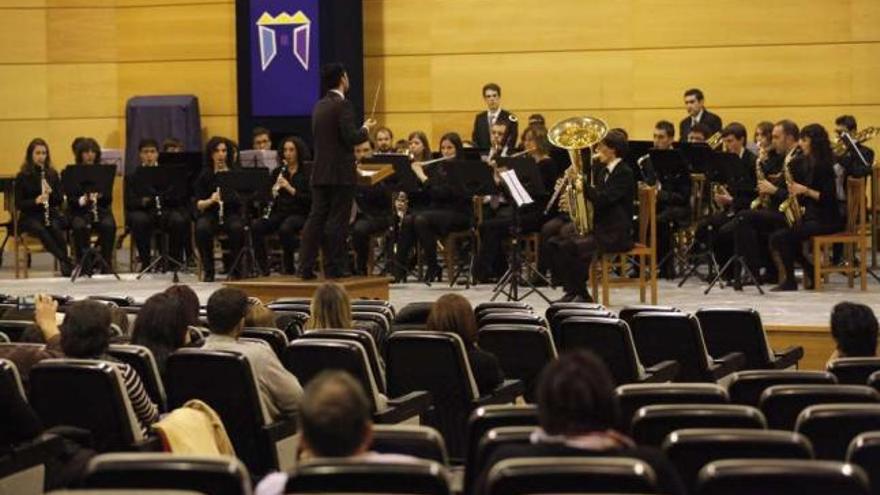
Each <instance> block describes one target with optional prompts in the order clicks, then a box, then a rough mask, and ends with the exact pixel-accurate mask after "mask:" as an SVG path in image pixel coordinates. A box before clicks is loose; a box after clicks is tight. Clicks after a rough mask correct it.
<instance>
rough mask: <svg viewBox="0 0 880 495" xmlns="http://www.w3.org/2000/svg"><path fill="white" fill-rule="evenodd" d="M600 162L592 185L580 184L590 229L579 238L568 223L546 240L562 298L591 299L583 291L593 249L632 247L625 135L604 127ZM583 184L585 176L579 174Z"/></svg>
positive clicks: (629, 172) (630, 180) (632, 183)
mask: <svg viewBox="0 0 880 495" xmlns="http://www.w3.org/2000/svg"><path fill="white" fill-rule="evenodd" d="M596 152H597V153H598V154H599V161H600V162H601V165H599V166H597V167H594V168H593V175H594V177H595V180H594V184H593V185H592V186H591V185H588V184H587V183H585V184H584V193H585V195H586V199H588V200H589V201H591V202H592V203H593V232H591V233H589V234H587V235H586V236H579V235H577V233H576V232H575V230H574V225H573V224H569V225H567V226H566V227H564V228H563V231H562V232H561V233H560V234H559V236H557V237H556V238H553V239H550V240H549V241H548V246H549V247H550V248H551V252H549V253H547V256H549V259H550V260H552V261H551V263H553V265H554V266H553V268H554V273H553V277H554V280H562V281H563V283H562V286H563V289H564V290H565V296H564V297H563V298H562V301H577V302H592V301H593V299H592V298H591V297H590V293H589V292H588V291H587V277H588V272H589V266H590V262H591V261H592V258H593V256H595V255H596V254H597V253H602V254H606V253H620V252H623V251H627V250H629V249H630V248H632V246H633V236H632V230H631V229H632V216H633V197H634V196H635V179H634V177H633V171H632V169H631V168H630V166H629V165H628V164H627V163H626V162H624V161H623V159H622V157H624V156H626V154H627V153H628V145H627V139H626V137H625V136H624V135H623V133H621V132H619V131H615V130H612V131H609V132H608V134H607V135H606V136H605V138H604V139H602V141H600V142H599V144H598V146H596ZM581 179H582V180H584V181H585V182H586V180H587V178H586V176H584V177H582V178H581Z"/></svg>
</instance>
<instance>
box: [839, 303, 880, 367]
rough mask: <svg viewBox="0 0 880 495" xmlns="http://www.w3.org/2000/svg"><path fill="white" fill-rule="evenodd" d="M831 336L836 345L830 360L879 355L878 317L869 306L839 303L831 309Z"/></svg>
mask: <svg viewBox="0 0 880 495" xmlns="http://www.w3.org/2000/svg"><path fill="white" fill-rule="evenodd" d="M831 337H832V338H834V343H835V346H836V349H835V351H834V352H833V353H832V354H831V357H830V358H829V359H828V362H829V363H830V362H831V361H833V360H835V359H837V358H842V357H869V356H876V355H877V317H876V316H874V311H872V310H871V308H869V307H868V306H866V305H864V304H859V303H852V302H846V301H844V302H841V303H837V304H836V305H835V306H834V308H833V309H832V310H831Z"/></svg>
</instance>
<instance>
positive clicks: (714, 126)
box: [678, 88, 722, 141]
mask: <svg viewBox="0 0 880 495" xmlns="http://www.w3.org/2000/svg"><path fill="white" fill-rule="evenodd" d="M704 99H705V97H704V96H703V92H702V91H701V90H699V89H697V88H691V89H689V90H687V91H685V92H684V105H685V108H686V109H687V113H688V116H687V117H685V118H683V119H682V120H681V122H680V123H679V124H678V133H679V135H680V136H681V140H682V141H685V140H687V138H688V134H690V132H691V129H692V128H693V127H694V126H696V125H697V124H702V125H703V126H704V127H705V128H706V130H707V131H708V132H709V134H708V135H707V136H706V137H707V138H708V137H709V136H711V135H712V134H715V133H716V132H721V126H722V124H721V117H719V116H717V115H715V114H714V113H712V112H710V111H709V110H706V106H705V103H704Z"/></svg>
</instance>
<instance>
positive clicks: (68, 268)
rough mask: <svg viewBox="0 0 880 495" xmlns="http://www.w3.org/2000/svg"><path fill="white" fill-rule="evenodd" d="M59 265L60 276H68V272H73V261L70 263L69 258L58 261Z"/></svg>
mask: <svg viewBox="0 0 880 495" xmlns="http://www.w3.org/2000/svg"><path fill="white" fill-rule="evenodd" d="M59 265H61V276H62V277H65V278H66V277H69V276H70V274H71V273H72V272H73V263H71V262H70V261H69V260H63V261H61V262H60V263H59Z"/></svg>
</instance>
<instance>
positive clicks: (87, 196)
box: [67, 138, 116, 273]
mask: <svg viewBox="0 0 880 495" xmlns="http://www.w3.org/2000/svg"><path fill="white" fill-rule="evenodd" d="M75 157H76V164H77V165H100V164H101V147H100V146H99V145H98V142H97V141H95V140H94V139H92V138H82V139H79V140H78V141H77V143H76V154H75ZM67 208H68V214H69V216H70V230H71V235H72V237H73V252H74V256H75V257H76V259H77V260H80V261H81V259H82V256H83V254H85V252H86V251H87V250H88V249H89V244H90V237H91V235H92V233H93V232H94V233H96V234H97V235H98V242H97V245H98V246H99V247H100V249H101V257H102V258H104V261H106V262H107V264H108V265H110V263H111V262H112V260H113V248H114V246H115V244H116V219H115V218H113V209H112V208H113V189H112V188H111V189H110V191H109V192H108V194H106V195H103V194H101V193H97V192H87V191H86V190H85V189H84V188H81V187H80V188H77V189H76V190H74V191H68V197H67ZM92 268H93V267H91V266H84V267H83V272H84V273H91V271H92ZM102 271H106V267H102Z"/></svg>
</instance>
